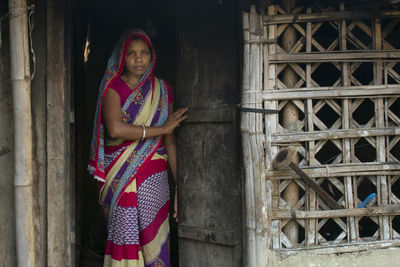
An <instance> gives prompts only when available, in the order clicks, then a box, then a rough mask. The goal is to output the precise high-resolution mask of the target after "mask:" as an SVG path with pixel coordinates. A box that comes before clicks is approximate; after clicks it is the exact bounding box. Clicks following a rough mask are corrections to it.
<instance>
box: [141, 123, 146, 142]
mask: <svg viewBox="0 0 400 267" xmlns="http://www.w3.org/2000/svg"><path fill="white" fill-rule="evenodd" d="M142 128H143V133H142V139H140V141H143V140H144V139H145V138H146V127H145V126H144V124H142Z"/></svg>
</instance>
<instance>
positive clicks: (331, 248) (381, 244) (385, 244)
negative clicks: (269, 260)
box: [274, 238, 400, 257]
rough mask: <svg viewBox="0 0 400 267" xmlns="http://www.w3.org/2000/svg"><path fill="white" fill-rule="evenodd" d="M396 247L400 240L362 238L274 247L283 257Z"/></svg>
mask: <svg viewBox="0 0 400 267" xmlns="http://www.w3.org/2000/svg"><path fill="white" fill-rule="evenodd" d="M394 247H400V241H399V240H393V241H373V242H371V241H369V242H365V241H364V240H363V239H362V238H361V241H359V242H354V243H351V245H349V244H348V243H343V244H329V245H323V244H319V246H315V247H307V248H304V247H298V248H282V249H274V251H275V252H277V253H279V254H280V255H281V256H283V257H287V256H290V255H293V254H296V255H299V253H307V254H318V255H324V254H329V255H332V254H340V253H351V252H360V251H370V250H374V249H383V248H394Z"/></svg>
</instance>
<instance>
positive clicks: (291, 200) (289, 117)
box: [282, 0, 299, 244]
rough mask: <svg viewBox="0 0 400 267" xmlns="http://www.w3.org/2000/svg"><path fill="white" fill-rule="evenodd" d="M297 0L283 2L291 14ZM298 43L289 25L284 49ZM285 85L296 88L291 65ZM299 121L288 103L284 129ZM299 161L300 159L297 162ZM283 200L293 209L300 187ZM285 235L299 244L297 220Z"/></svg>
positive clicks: (290, 189) (290, 190)
mask: <svg viewBox="0 0 400 267" xmlns="http://www.w3.org/2000/svg"><path fill="white" fill-rule="evenodd" d="M295 2H296V1H295V0H285V1H283V3H282V4H283V7H284V8H285V9H286V12H287V13H289V12H290V11H291V10H292V9H293V8H294V7H295V5H296V3H295ZM295 42H296V30H295V29H294V28H293V27H292V26H290V25H288V26H287V27H286V29H285V31H284V33H283V35H282V48H283V49H284V50H285V51H286V52H288V53H289V52H290V50H291V49H292V47H293V45H294V44H295ZM282 80H283V83H284V84H285V85H286V86H287V87H288V88H294V87H295V84H296V81H297V75H296V73H295V72H294V71H293V69H292V68H290V67H289V65H287V66H286V68H285V70H284V71H283V77H282ZM298 119H299V111H298V109H297V108H296V106H295V105H294V104H293V103H291V102H288V104H287V105H286V106H285V108H284V109H283V127H284V128H289V126H290V125H291V124H292V123H293V122H295V121H297V120H298ZM296 161H298V159H297V160H296ZM283 199H285V201H286V202H287V203H288V204H289V206H290V207H291V208H294V207H295V206H296V204H297V202H298V201H299V186H298V185H297V184H296V183H295V182H294V181H292V182H290V184H289V185H288V186H287V187H286V189H285V191H284V192H283ZM283 232H284V233H285V235H286V236H287V237H288V238H289V240H290V241H291V242H292V244H297V243H298V240H299V226H298V224H297V223H296V221H295V220H291V221H289V222H288V223H287V224H286V226H285V227H284V229H283Z"/></svg>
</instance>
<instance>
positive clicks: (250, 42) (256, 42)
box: [243, 39, 278, 44]
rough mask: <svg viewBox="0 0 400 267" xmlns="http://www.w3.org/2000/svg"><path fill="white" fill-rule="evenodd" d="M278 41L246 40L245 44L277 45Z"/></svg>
mask: <svg viewBox="0 0 400 267" xmlns="http://www.w3.org/2000/svg"><path fill="white" fill-rule="evenodd" d="M277 42H278V40H276V39H255V40H244V41H243V43H245V44H274V43H277Z"/></svg>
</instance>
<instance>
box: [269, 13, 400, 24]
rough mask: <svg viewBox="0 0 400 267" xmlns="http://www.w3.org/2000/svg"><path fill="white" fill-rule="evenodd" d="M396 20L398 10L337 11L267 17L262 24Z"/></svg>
mask: <svg viewBox="0 0 400 267" xmlns="http://www.w3.org/2000/svg"><path fill="white" fill-rule="evenodd" d="M378 17H381V18H396V17H400V11H398V10H382V11H381V10H365V11H337V12H320V13H312V14H304V13H303V14H285V15H268V16H265V17H264V24H266V25H271V24H287V23H301V22H321V21H338V20H361V19H371V18H378Z"/></svg>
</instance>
